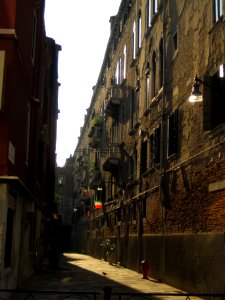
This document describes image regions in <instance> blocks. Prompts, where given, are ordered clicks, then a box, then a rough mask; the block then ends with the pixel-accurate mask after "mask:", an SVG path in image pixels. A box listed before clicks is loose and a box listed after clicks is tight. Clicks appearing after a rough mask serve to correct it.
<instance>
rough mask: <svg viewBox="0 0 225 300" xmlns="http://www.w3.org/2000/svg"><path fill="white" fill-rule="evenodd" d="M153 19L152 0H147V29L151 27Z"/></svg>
mask: <svg viewBox="0 0 225 300" xmlns="http://www.w3.org/2000/svg"><path fill="white" fill-rule="evenodd" d="M151 19H152V0H147V7H146V29H148V28H149V27H151V25H152V24H151Z"/></svg>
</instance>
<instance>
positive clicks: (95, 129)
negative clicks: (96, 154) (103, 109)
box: [88, 124, 102, 149]
mask: <svg viewBox="0 0 225 300" xmlns="http://www.w3.org/2000/svg"><path fill="white" fill-rule="evenodd" d="M101 135H102V126H101V124H97V125H96V124H95V125H93V126H91V127H90V130H89V133H88V137H89V146H90V147H91V148H94V149H96V148H98V147H99V146H100V144H101Z"/></svg>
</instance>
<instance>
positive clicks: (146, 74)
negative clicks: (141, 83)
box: [145, 63, 150, 109]
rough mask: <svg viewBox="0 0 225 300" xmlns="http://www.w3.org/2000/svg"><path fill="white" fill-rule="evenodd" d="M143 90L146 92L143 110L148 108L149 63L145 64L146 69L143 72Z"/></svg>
mask: <svg viewBox="0 0 225 300" xmlns="http://www.w3.org/2000/svg"><path fill="white" fill-rule="evenodd" d="M145 76H146V78H145V90H146V96H145V109H147V108H148V104H149V98H150V77H149V63H147V68H146V72H145Z"/></svg>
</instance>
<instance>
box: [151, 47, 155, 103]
mask: <svg viewBox="0 0 225 300" xmlns="http://www.w3.org/2000/svg"><path fill="white" fill-rule="evenodd" d="M151 91H152V98H153V97H155V94H156V54H155V51H154V52H153V54H152V88H151Z"/></svg>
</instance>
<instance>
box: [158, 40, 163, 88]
mask: <svg viewBox="0 0 225 300" xmlns="http://www.w3.org/2000/svg"><path fill="white" fill-rule="evenodd" d="M159 59H160V61H159V86H160V87H162V86H163V72H164V70H163V69H164V68H163V61H164V58H163V38H161V40H160V44H159Z"/></svg>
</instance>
